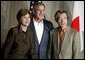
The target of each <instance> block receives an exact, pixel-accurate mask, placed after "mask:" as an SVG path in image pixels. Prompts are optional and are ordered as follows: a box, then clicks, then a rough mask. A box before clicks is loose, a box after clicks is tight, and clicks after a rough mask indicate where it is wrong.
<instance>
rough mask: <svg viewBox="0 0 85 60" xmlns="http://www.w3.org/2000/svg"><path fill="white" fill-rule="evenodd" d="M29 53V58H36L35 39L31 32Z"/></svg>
mask: <svg viewBox="0 0 85 60" xmlns="http://www.w3.org/2000/svg"><path fill="white" fill-rule="evenodd" d="M30 48H31V49H30V55H31V59H36V54H35V40H34V35H33V33H32V34H31V44H30Z"/></svg>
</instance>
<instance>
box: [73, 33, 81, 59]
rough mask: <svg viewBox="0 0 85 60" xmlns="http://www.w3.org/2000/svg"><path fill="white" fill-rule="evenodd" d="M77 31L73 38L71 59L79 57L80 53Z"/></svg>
mask: <svg viewBox="0 0 85 60" xmlns="http://www.w3.org/2000/svg"><path fill="white" fill-rule="evenodd" d="M79 35H80V34H79V32H76V33H75V35H74V39H73V59H79V57H80V53H81V51H80V50H81V46H80V36H79Z"/></svg>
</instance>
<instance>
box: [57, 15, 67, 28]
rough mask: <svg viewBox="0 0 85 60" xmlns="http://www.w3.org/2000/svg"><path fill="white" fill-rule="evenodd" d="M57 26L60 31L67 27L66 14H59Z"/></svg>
mask: <svg viewBox="0 0 85 60" xmlns="http://www.w3.org/2000/svg"><path fill="white" fill-rule="evenodd" d="M57 23H58V25H59V26H60V27H61V29H65V28H66V26H67V15H66V13H62V14H59V19H58V22H57Z"/></svg>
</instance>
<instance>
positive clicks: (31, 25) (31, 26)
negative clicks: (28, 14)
mask: <svg viewBox="0 0 85 60" xmlns="http://www.w3.org/2000/svg"><path fill="white" fill-rule="evenodd" d="M29 27H30V28H31V30H32V31H33V32H34V34H35V40H36V42H37V44H39V42H38V38H37V35H36V31H35V27H34V23H33V20H31V22H30V25H29Z"/></svg>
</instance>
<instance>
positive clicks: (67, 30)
mask: <svg viewBox="0 0 85 60" xmlns="http://www.w3.org/2000/svg"><path fill="white" fill-rule="evenodd" d="M55 20H56V22H57V23H58V25H59V26H58V27H57V28H54V29H53V30H52V31H51V32H50V41H49V44H48V59H79V56H80V53H81V51H80V37H79V32H77V31H76V30H74V29H72V28H71V27H69V26H68V25H67V22H68V17H67V12H66V11H64V10H58V11H57V12H56V13H55Z"/></svg>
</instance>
